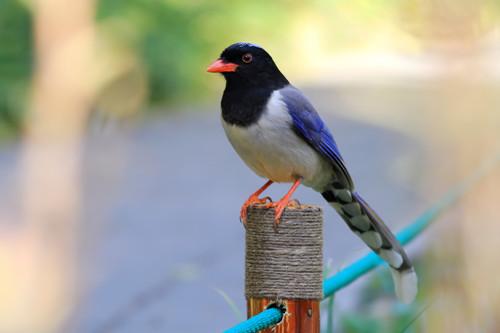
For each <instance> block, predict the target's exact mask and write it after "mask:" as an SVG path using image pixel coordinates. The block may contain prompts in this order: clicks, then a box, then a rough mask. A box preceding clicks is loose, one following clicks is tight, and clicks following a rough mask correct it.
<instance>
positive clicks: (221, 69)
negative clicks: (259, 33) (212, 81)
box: [207, 43, 288, 88]
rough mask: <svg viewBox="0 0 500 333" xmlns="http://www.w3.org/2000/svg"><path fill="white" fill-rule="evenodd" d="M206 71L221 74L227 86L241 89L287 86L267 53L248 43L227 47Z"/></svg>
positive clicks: (285, 80)
mask: <svg viewBox="0 0 500 333" xmlns="http://www.w3.org/2000/svg"><path fill="white" fill-rule="evenodd" d="M207 71H208V72H211V73H221V74H222V75H224V77H225V78H226V81H227V83H228V84H231V85H233V84H234V85H237V86H241V87H246V86H267V87H273V88H281V87H283V86H285V85H287V84H288V80H287V79H286V78H285V77H284V76H283V74H281V72H280V70H279V69H278V67H277V66H276V64H275V63H274V61H273V58H271V56H270V55H269V53H267V52H266V51H265V50H264V49H263V48H262V47H260V46H258V45H255V44H250V43H235V44H232V45H230V46H228V47H227V48H226V49H225V50H224V51H223V52H222V53H221V55H220V57H219V59H217V60H216V61H215V62H214V63H212V64H211V65H210V66H209V67H208V68H207Z"/></svg>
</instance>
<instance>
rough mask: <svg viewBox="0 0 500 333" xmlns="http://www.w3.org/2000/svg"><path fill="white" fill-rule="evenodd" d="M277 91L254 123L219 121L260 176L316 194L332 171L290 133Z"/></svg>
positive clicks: (238, 151)
mask: <svg viewBox="0 0 500 333" xmlns="http://www.w3.org/2000/svg"><path fill="white" fill-rule="evenodd" d="M281 98H282V97H281V95H280V93H279V91H275V92H274V93H273V94H272V95H271V98H270V99H269V102H268V103H267V107H266V110H265V111H264V113H263V114H262V115H261V117H260V118H259V120H258V121H257V123H255V124H253V125H251V126H248V127H240V126H236V125H230V124H228V123H226V122H225V121H224V120H222V125H223V127H224V130H225V132H226V135H227V137H228V139H229V141H230V142H231V144H232V145H233V147H234V149H235V150H236V152H237V153H238V155H239V156H240V157H241V158H242V159H243V161H245V163H246V164H247V165H248V166H249V167H250V168H251V169H252V170H253V171H254V172H255V173H256V174H258V175H259V176H261V177H264V178H268V179H270V180H273V181H275V182H293V181H294V180H295V179H297V178H299V177H302V178H303V184H304V185H306V186H310V187H313V188H315V189H317V190H322V188H323V187H324V186H325V185H326V183H328V182H329V181H330V180H331V176H332V172H333V169H332V167H331V166H330V164H329V163H328V161H327V160H325V159H324V158H323V157H321V155H319V154H318V153H317V152H316V151H315V150H313V149H312V148H311V147H310V146H309V145H308V144H307V143H306V142H305V141H304V140H303V139H301V138H300V137H298V136H297V134H295V132H294V131H293V130H292V127H291V125H292V118H291V116H290V114H289V113H288V111H287V109H286V106H285V104H284V102H283V101H282V99H281Z"/></svg>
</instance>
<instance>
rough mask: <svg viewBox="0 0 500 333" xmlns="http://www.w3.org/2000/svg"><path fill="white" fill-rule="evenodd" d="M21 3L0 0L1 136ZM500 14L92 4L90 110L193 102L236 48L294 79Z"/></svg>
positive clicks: (487, 10) (28, 35)
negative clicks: (326, 64)
mask: <svg viewBox="0 0 500 333" xmlns="http://www.w3.org/2000/svg"><path fill="white" fill-rule="evenodd" d="M28 3H29V2H26V1H21V0H0V43H1V45H2V47H1V48H0V135H2V133H5V132H6V131H7V132H8V131H13V130H14V131H15V130H18V129H19V128H20V127H21V125H22V117H23V114H24V113H25V112H24V110H26V106H27V104H28V97H29V84H30V78H31V76H32V72H33V67H34V66H33V33H32V31H31V30H32V17H31V12H30V9H29V8H28V7H27V6H26V4H28ZM499 9H500V8H499V2H498V1H496V0H484V1H482V2H481V3H480V4H477V3H476V2H474V1H473V0H461V1H436V0H408V1H397V0H355V1H352V0H337V1H330V0H314V1H309V2H303V1H292V0H277V1H265V0H254V1H240V0H238V1H223V0H211V1H205V0H189V1H183V0H100V1H99V0H98V1H97V8H96V31H97V51H96V65H97V72H98V74H97V76H98V77H97V81H98V82H97V84H96V86H97V92H98V93H97V100H96V109H99V110H101V111H104V112H105V113H111V114H118V115H123V114H125V115H126V114H130V113H132V112H136V111H137V110H140V109H158V108H161V107H163V106H165V105H166V104H168V103H176V102H186V101H193V100H196V99H200V98H201V97H203V96H204V95H205V94H207V93H210V92H212V91H214V90H215V89H216V88H219V87H218V86H217V85H218V84H219V83H215V85H216V86H215V87H214V86H213V85H214V80H213V78H209V77H208V75H205V68H206V66H207V65H208V64H209V63H210V61H212V60H213V59H214V58H216V57H217V56H218V54H219V53H220V52H221V50H222V49H223V48H224V47H225V46H227V45H228V44H230V43H233V42H236V41H251V42H255V43H257V44H261V45H263V46H265V47H266V48H268V49H269V50H270V51H271V53H272V54H273V56H274V57H275V58H276V59H277V61H278V63H280V64H281V66H282V67H285V69H286V70H287V72H291V73H294V71H295V72H299V71H301V70H302V71H305V70H307V68H308V67H307V64H309V63H311V62H312V63H314V62H318V61H322V60H324V59H325V54H331V53H335V52H337V51H338V50H339V49H340V50H346V49H360V48H370V47H373V46H374V45H375V46H376V47H379V48H382V49H389V48H390V47H391V43H392V46H394V45H398V46H397V47H400V48H403V49H406V50H408V49H411V50H415V49H418V47H419V45H420V44H419V43H418V42H417V40H420V39H421V40H425V39H426V38H427V39H433V37H432V36H435V35H438V37H439V38H442V36H448V34H449V31H448V30H447V29H455V30H456V31H458V36H464V35H466V34H467V33H469V35H471V34H472V35H473V33H470V31H479V33H481V31H484V30H485V29H486V30H487V29H492V28H493V27H495V26H496V25H497V23H498V13H499ZM443 22H444V23H443ZM464 22H466V23H467V24H465V23H464ZM476 25H477V26H476ZM463 27H469V28H467V29H469V32H467V31H464V28H463ZM429 36H430V37H429ZM439 38H438V39H439ZM395 40H396V42H394V41H395ZM424 44H425V43H424Z"/></svg>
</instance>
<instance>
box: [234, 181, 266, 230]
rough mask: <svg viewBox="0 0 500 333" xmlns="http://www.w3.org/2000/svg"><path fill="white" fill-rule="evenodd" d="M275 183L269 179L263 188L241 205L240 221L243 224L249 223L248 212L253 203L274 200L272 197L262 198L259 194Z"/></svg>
mask: <svg viewBox="0 0 500 333" xmlns="http://www.w3.org/2000/svg"><path fill="white" fill-rule="evenodd" d="M272 183H273V181H272V180H269V181H268V182H267V183H265V184H264V186H262V187H261V188H259V189H258V190H257V191H256V192H255V193H254V194H252V195H251V196H250V197H249V198H248V199H247V201H245V203H244V204H243V206H241V210H240V221H241V223H243V225H245V226H246V225H247V214H248V207H249V206H251V205H253V204H257V203H258V204H265V203H267V202H268V201H269V202H273V201H272V200H271V198H270V197H265V198H262V199H260V198H259V195H260V194H262V192H264V191H265V190H266V189H267V188H268V187H269V186H271V184H272Z"/></svg>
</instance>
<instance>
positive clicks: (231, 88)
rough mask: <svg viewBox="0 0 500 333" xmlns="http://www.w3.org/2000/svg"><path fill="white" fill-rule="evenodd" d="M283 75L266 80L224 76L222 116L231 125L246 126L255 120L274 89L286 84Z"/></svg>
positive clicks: (262, 110)
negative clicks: (258, 80)
mask: <svg viewBox="0 0 500 333" xmlns="http://www.w3.org/2000/svg"><path fill="white" fill-rule="evenodd" d="M288 84H289V83H288V81H287V80H286V78H285V77H284V76H281V77H276V78H273V80H269V81H267V82H255V81H248V80H241V79H239V78H237V77H234V78H233V77H231V76H226V89H225V90H224V94H223V95H222V101H221V108H222V118H223V119H224V121H225V122H227V123H228V124H231V125H237V126H241V127H247V126H250V125H252V124H254V123H255V122H257V121H258V120H259V118H260V116H261V115H262V113H263V112H264V110H265V108H266V104H267V102H268V100H269V98H270V97H271V95H272V93H273V92H274V91H275V90H278V89H281V88H283V87H285V86H286V85H288Z"/></svg>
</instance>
